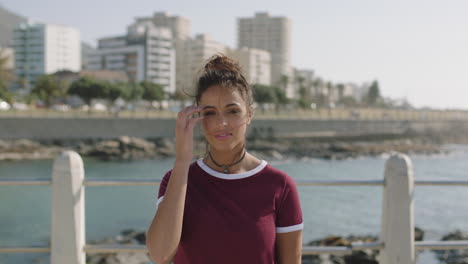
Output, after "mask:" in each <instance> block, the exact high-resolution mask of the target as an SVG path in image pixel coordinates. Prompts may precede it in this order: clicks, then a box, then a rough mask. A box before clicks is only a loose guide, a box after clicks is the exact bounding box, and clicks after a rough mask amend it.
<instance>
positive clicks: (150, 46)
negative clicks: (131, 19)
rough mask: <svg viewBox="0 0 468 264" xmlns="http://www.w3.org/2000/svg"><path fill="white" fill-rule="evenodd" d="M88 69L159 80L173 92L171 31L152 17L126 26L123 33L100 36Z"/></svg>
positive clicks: (132, 77)
mask: <svg viewBox="0 0 468 264" xmlns="http://www.w3.org/2000/svg"><path fill="white" fill-rule="evenodd" d="M88 68H89V70H112V71H123V72H126V73H127V74H128V77H129V79H130V80H131V81H136V82H140V81H143V80H146V81H150V82H153V83H157V84H160V85H162V86H163V87H164V90H165V91H166V92H168V93H174V92H175V50H174V47H173V39H172V32H171V30H170V29H168V28H165V27H156V26H154V25H153V23H152V22H151V21H142V20H140V21H137V22H135V23H134V24H132V25H130V26H128V28H127V34H126V35H124V36H118V37H110V38H102V39H99V40H98V48H97V50H96V51H94V52H91V55H90V57H89V61H88Z"/></svg>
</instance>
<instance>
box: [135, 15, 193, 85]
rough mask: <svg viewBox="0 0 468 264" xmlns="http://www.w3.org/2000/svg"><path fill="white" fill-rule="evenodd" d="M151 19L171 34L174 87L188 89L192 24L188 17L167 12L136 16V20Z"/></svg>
mask: <svg viewBox="0 0 468 264" xmlns="http://www.w3.org/2000/svg"><path fill="white" fill-rule="evenodd" d="M147 21H151V22H152V23H153V25H155V26H157V27H166V28H169V29H170V30H171V32H172V36H173V46H174V48H175V53H176V70H175V71H176V89H177V90H180V91H183V90H185V89H188V88H189V87H188V86H187V84H188V81H187V79H186V78H187V76H189V77H188V78H190V74H189V72H188V69H189V68H190V67H189V66H188V64H189V58H188V57H187V54H189V50H187V49H189V48H190V40H191V34H192V33H191V32H192V24H191V22H190V20H189V19H188V18H185V17H181V16H171V15H169V14H168V13H167V12H155V13H154V14H153V16H152V17H142V18H137V19H136V22H137V23H139V22H147Z"/></svg>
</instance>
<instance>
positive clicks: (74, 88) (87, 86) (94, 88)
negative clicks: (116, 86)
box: [68, 77, 109, 109]
mask: <svg viewBox="0 0 468 264" xmlns="http://www.w3.org/2000/svg"><path fill="white" fill-rule="evenodd" d="M108 88H109V87H106V84H105V83H104V82H102V81H98V80H96V79H93V78H90V77H81V78H80V79H78V80H76V81H74V82H73V83H72V85H71V86H70V89H68V94H70V95H77V96H79V97H80V98H81V99H82V100H83V101H84V102H85V103H86V104H87V105H88V106H89V107H90V108H89V109H91V100H93V99H98V98H106V94H109V93H108Z"/></svg>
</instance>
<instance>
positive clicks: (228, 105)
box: [226, 103, 240, 107]
mask: <svg viewBox="0 0 468 264" xmlns="http://www.w3.org/2000/svg"><path fill="white" fill-rule="evenodd" d="M230 106H240V104H239V103H231V104H227V105H226V107H230Z"/></svg>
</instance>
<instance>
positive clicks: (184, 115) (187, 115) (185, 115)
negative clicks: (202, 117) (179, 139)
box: [177, 106, 202, 128]
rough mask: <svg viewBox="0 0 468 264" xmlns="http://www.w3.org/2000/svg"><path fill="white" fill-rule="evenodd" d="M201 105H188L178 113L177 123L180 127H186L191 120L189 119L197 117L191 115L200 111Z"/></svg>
mask: <svg viewBox="0 0 468 264" xmlns="http://www.w3.org/2000/svg"><path fill="white" fill-rule="evenodd" d="M201 109H202V107H200V106H188V107H186V108H184V109H182V111H180V112H179V114H178V117H177V119H178V123H179V125H180V126H181V127H183V128H187V127H188V126H189V124H190V122H191V120H193V119H195V118H198V117H191V116H192V115H193V114H195V113H197V112H200V111H201Z"/></svg>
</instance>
